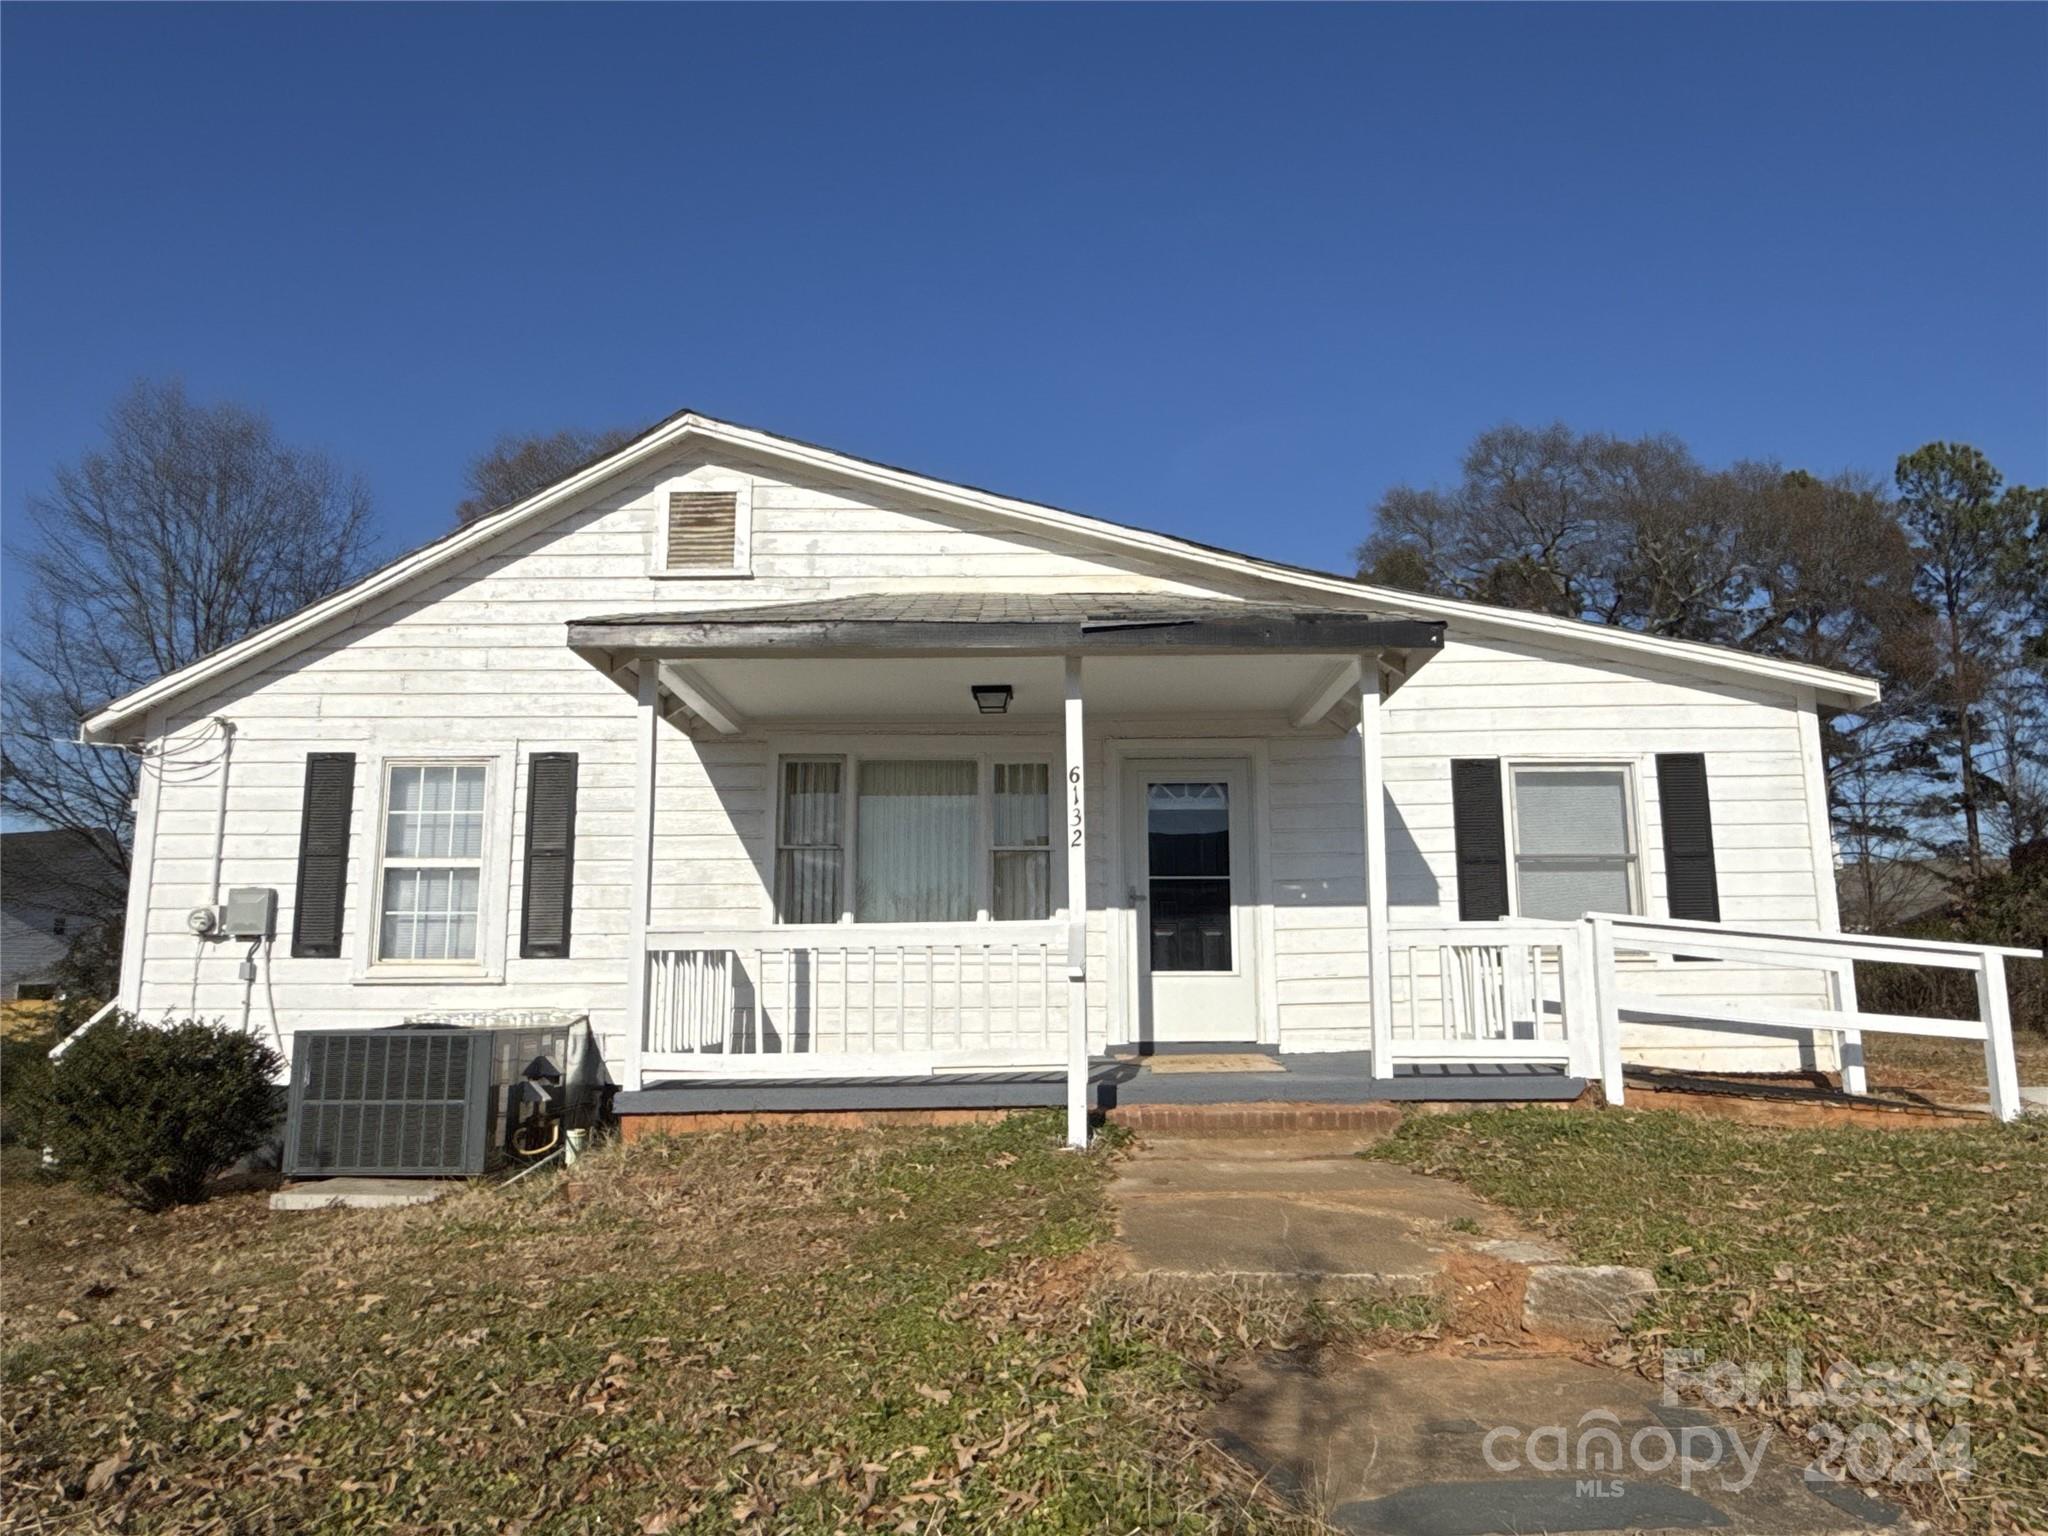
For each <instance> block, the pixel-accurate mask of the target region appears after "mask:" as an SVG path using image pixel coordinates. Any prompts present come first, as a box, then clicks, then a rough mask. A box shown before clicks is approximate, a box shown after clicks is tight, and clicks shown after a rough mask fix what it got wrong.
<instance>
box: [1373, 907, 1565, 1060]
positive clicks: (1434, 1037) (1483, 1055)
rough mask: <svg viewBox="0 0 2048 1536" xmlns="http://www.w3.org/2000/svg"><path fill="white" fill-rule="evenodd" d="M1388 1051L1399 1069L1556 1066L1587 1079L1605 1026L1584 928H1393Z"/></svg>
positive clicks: (1547, 925)
mask: <svg viewBox="0 0 2048 1536" xmlns="http://www.w3.org/2000/svg"><path fill="white" fill-rule="evenodd" d="M1391 939H1392V943H1391V946H1390V955H1391V965H1392V971H1393V974H1392V975H1391V976H1390V977H1389V989H1390V992H1391V995H1392V1019H1391V1036H1392V1043H1391V1051H1390V1054H1391V1056H1392V1059H1393V1061H1394V1062H1395V1063H1396V1064H1401V1063H1417V1062H1431V1063H1445V1062H1492V1063H1539V1064H1540V1063H1556V1064H1557V1065H1560V1066H1563V1067H1566V1068H1567V1069H1568V1070H1570V1071H1572V1072H1573V1073H1575V1074H1576V1075H1579V1076H1590V1075H1591V1074H1592V1072H1593V1071H1594V1070H1595V1064H1596V1063H1597V1062H1598V1060H1599V1045H1598V1036H1597V1030H1598V1026H1599V1019H1598V1015H1597V1012H1596V1009H1595V1004H1594V992H1593V988H1592V978H1591V976H1590V974H1589V961H1588V955H1589V951H1588V939H1589V935H1588V933H1587V932H1586V929H1585V926H1584V925H1583V924H1580V923H1569V922H1563V923H1549V922H1533V921H1531V922H1498V923H1452V924H1447V925H1443V926H1440V927H1429V928H1406V927H1403V928H1395V929H1393V930H1392V931H1391Z"/></svg>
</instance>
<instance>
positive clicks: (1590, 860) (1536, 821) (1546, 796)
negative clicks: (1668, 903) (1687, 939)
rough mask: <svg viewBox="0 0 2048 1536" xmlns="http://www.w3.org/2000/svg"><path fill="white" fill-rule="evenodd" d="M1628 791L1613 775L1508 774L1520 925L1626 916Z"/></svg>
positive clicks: (1630, 886)
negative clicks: (1602, 915) (1511, 788)
mask: <svg viewBox="0 0 2048 1536" xmlns="http://www.w3.org/2000/svg"><path fill="white" fill-rule="evenodd" d="M1633 861H1634V848H1633V845H1632V843H1631V840H1630V837H1629V827H1628V785H1627V778H1626V775H1625V774H1624V773H1623V772H1622V771H1621V770H1620V769H1618V768H1587V769H1548V768H1546V769H1530V770H1522V771H1518V772H1517V773H1516V774H1515V877H1516V892H1515V894H1516V905H1517V906H1518V907H1519V909H1520V911H1521V915H1522V916H1524V917H1537V918H1576V917H1583V916H1584V915H1585V914H1586V913H1588V912H1627V911H1630V910H1631V909H1632V902H1633V892H1634V886H1635V882H1634V880H1633V879H1632V878H1631V865H1632V863H1633Z"/></svg>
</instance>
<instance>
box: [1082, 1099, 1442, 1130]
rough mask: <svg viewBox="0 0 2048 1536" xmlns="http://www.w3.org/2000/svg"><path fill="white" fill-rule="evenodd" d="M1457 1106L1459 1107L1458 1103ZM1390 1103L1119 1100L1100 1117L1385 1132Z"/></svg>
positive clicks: (1137, 1123) (1155, 1125)
mask: <svg viewBox="0 0 2048 1536" xmlns="http://www.w3.org/2000/svg"><path fill="white" fill-rule="evenodd" d="M1461 1107H1462V1106H1461ZM1401 1116H1402V1110H1401V1108H1400V1107H1399V1106H1398V1105H1394V1104H1315V1103H1306V1104H1288V1103H1252V1104H1119V1105H1118V1106H1117V1107H1116V1108H1114V1109H1112V1110H1109V1111H1108V1112H1107V1113H1106V1114H1105V1115H1104V1117H1103V1118H1104V1119H1106V1120H1108V1121H1109V1123H1110V1124H1112V1125H1120V1126H1122V1127H1123V1128H1124V1129H1126V1130H1130V1131H1139V1132H1145V1131H1150V1132H1155V1133H1161V1132H1167V1131H1172V1132H1174V1133H1176V1134H1178V1135H1183V1136H1205V1135H1206V1136H1241V1135H1244V1134H1246V1133H1256V1132H1262V1131H1272V1132H1285V1131H1356V1132H1362V1133H1364V1134H1368V1135H1380V1136H1384V1135H1387V1134H1390V1133H1391V1132H1392V1131H1393V1130H1394V1128H1395V1127H1396V1126H1398V1125H1399V1124H1400V1123H1401Z"/></svg>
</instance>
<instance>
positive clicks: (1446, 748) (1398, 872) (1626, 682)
mask: <svg viewBox="0 0 2048 1536" xmlns="http://www.w3.org/2000/svg"><path fill="white" fill-rule="evenodd" d="M1384 718H1385V724H1386V780H1387V792H1388V797H1389V799H1390V801H1391V803H1392V807H1393V811H1392V818H1391V820H1390V825H1389V829H1388V832H1389V835H1388V843H1389V853H1388V865H1389V867H1388V880H1387V884H1388V891H1389V895H1390V898H1391V901H1392V904H1393V919H1394V923H1395V924H1396V926H1397V927H1398V926H1399V925H1400V924H1401V923H1403V922H1408V923H1445V922H1454V921H1456V919H1457V866H1456V854H1455V841H1454V838H1453V835H1452V827H1451V783H1450V763H1451V760H1452V759H1454V758H1459V757H1498V758H1503V759H1509V760H1512V759H1516V758H1524V757H1526V758H1550V759H1559V760H1582V761H1588V762H1625V763H1628V764H1630V765H1631V766H1632V767H1633V768H1634V771H1635V786H1636V792H1637V794H1638V796H1640V799H1641V805H1640V809H1639V813H1638V816H1637V822H1638V826H1639V828H1640V836H1641V849H1640V854H1641V858H1642V886H1643V895H1644V896H1645V897H1646V898H1647V904H1648V912H1649V915H1651V916H1664V915H1667V912H1668V908H1667V906H1666V903H1665V895H1664V844H1663V835H1662V831H1661V827H1662V823H1661V821H1660V819H1659V815H1658V805H1657V772H1656V755H1657V754H1658V753H1660V752H1699V753H1703V754H1705V757H1706V764H1707V784H1708V793H1709V797H1710V800H1711V803H1712V808H1713V824H1714V847H1715V863H1716V867H1717V873H1718V876H1719V883H1720V893H1721V911H1722V915H1723V917H1724V918H1726V919H1727V920H1729V921H1731V922H1734V921H1752V922H1758V923H1769V924H1772V925H1776V926H1782V927H1788V928H1793V929H1806V930H1818V929H1819V928H1820V927H1821V926H1822V925H1823V923H1824V921H1825V919H1826V913H1827V912H1828V911H1829V910H1831V908H1830V907H1827V906H1824V904H1823V902H1824V897H1825V895H1826V892H1825V890H1824V888H1823V887H1824V883H1825V882H1828V881H1831V880H1832V878H1833V869H1832V863H1831V853H1830V850H1828V849H1827V848H1825V847H1823V848H1819V849H1816V848H1815V847H1814V846H1813V843H1812V839H1811V836H1810V831H1809V829H1810V824H1811V823H1810V805H1809V798H1808V797H1809V793H1810V790H1811V788H1812V786H1810V785H1809V783H1808V781H1807V778H1806V775H1805V770H1804V768H1803V765H1802V757H1801V737H1800V731H1801V724H1800V722H1801V706H1800V702H1799V700H1798V699H1797V698H1796V697H1795V696H1794V695H1793V694H1791V693H1790V692H1789V691H1788V692H1776V691H1773V690H1772V689H1770V688H1768V687H1764V686H1757V687H1746V686H1741V685H1735V684H1730V683H1727V682H1719V681H1716V682H1704V681H1701V680H1698V679H1693V678H1688V677H1687V676H1685V675H1684V674H1683V673H1682V672H1679V671H1674V670H1670V669H1662V668H1655V667H1639V666H1635V665H1628V666H1618V665H1615V664H1613V663H1605V664H1594V663H1591V662H1589V661H1588V660H1587V659H1586V658H1584V657H1579V656H1574V655H1571V654H1569V653H1567V652H1565V651H1562V650H1548V649H1545V648H1542V647H1539V646H1535V645H1529V644H1524V643H1520V642H1504V641H1498V640H1487V641H1474V640H1470V639H1460V638H1458V637H1457V636H1456V635H1455V634H1454V635H1453V636H1452V638H1451V640H1450V642H1449V643H1448V644H1447V645H1446V647H1445V650H1444V653H1443V655H1441V656H1439V657H1437V658H1435V659H1433V660H1431V661H1430V662H1429V663H1427V664H1426V665H1424V666H1423V667H1422V668H1421V669H1419V671H1418V672H1417V674H1416V675H1415V677H1413V678H1412V679H1410V680H1409V681H1408V682H1407V683H1405V684H1404V685H1403V686H1402V687H1401V688H1400V689H1399V691H1398V692H1397V693H1396V694H1395V695H1394V697H1393V698H1392V699H1391V700H1390V701H1389V703H1388V705H1387V708H1386V712H1385V717H1384ZM1623 963H1624V964H1631V963H1632V962H1629V961H1626V960H1625V961H1624V962H1623ZM1632 974H1633V973H1632ZM1642 974H1643V976H1644V977H1645V978H1646V979H1645V983H1644V984H1645V988H1646V989H1647V990H1655V991H1658V992H1661V993H1664V994H1666V995H1669V996H1709V995H1710V996H1719V997H1745V998H1749V997H1754V998H1776V999H1779V1000H1782V1001H1785V1002H1788V1003H1798V1004H1805V1005H1809V1006H1824V1003H1825V999H1826V995H1827V994H1826V985H1827V983H1826V978H1824V977H1823V976H1821V975H1820V974H1819V973H1817V972H1812V971H1801V970H1796V969H1778V968H1769V967H1742V966H1723V965H1704V966H1703V965H1673V964H1670V963H1668V962H1667V963H1664V964H1662V965H1660V966H1656V967H1655V968H1654V969H1653V970H1646V971H1644V972H1643V973H1642ZM1650 977H1654V979H1653V980H1651V979H1647V978H1650ZM1627 1038H1628V1041H1629V1044H1630V1046H1631V1047H1632V1051H1631V1054H1632V1056H1633V1057H1634V1058H1635V1059H1640V1060H1644V1061H1650V1062H1656V1063H1662V1064H1668V1065H1697V1064H1709V1063H1718V1064H1721V1065H1726V1066H1787V1065H1795V1064H1797V1048H1796V1047H1793V1046H1790V1045H1784V1046H1780V1045H1776V1044H1761V1045H1760V1044H1758V1043H1756V1042H1754V1041H1753V1040H1745V1039H1742V1038H1740V1037H1737V1036H1731V1035H1728V1034H1725V1033H1713V1032H1705V1031H1686V1030H1678V1029H1665V1028H1658V1027H1654V1026H1642V1027H1640V1028H1638V1027H1633V1026H1632V1027H1631V1029H1630V1031H1629V1034H1628V1037H1627Z"/></svg>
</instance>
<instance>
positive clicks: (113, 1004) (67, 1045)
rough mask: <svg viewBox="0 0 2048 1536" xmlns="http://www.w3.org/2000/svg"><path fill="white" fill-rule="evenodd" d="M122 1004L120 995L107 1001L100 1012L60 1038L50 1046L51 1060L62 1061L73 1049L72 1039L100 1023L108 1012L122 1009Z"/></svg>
mask: <svg viewBox="0 0 2048 1536" xmlns="http://www.w3.org/2000/svg"><path fill="white" fill-rule="evenodd" d="M120 1006H121V1000H120V999H119V998H118V997H117V998H113V999H112V1000H110V1001H109V1002H107V1003H106V1004H105V1006H103V1007H102V1008H101V1009H100V1010H99V1012H97V1013H95V1014H94V1015H93V1016H92V1017H91V1018H89V1019H87V1020H86V1021H85V1022H84V1023H83V1024H81V1025H79V1026H78V1028H76V1029H74V1030H73V1031H71V1033H70V1034H68V1035H66V1036H65V1037H64V1038H63V1039H62V1040H59V1041H58V1042H57V1043H56V1044H55V1045H53V1046H51V1047H50V1049H49V1052H48V1055H49V1058H50V1060H52V1061H62V1060H63V1059H64V1053H65V1052H66V1051H68V1050H70V1049H71V1042H72V1041H74V1040H76V1039H77V1038H78V1037H79V1036H80V1035H82V1034H84V1033H85V1032H86V1031H87V1030H88V1029H91V1028H92V1027H93V1025H95V1024H97V1023H99V1022H100V1020H102V1019H104V1018H105V1017H106V1016H107V1015H108V1014H110V1013H114V1012H117V1011H118V1010H119V1009H120Z"/></svg>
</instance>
